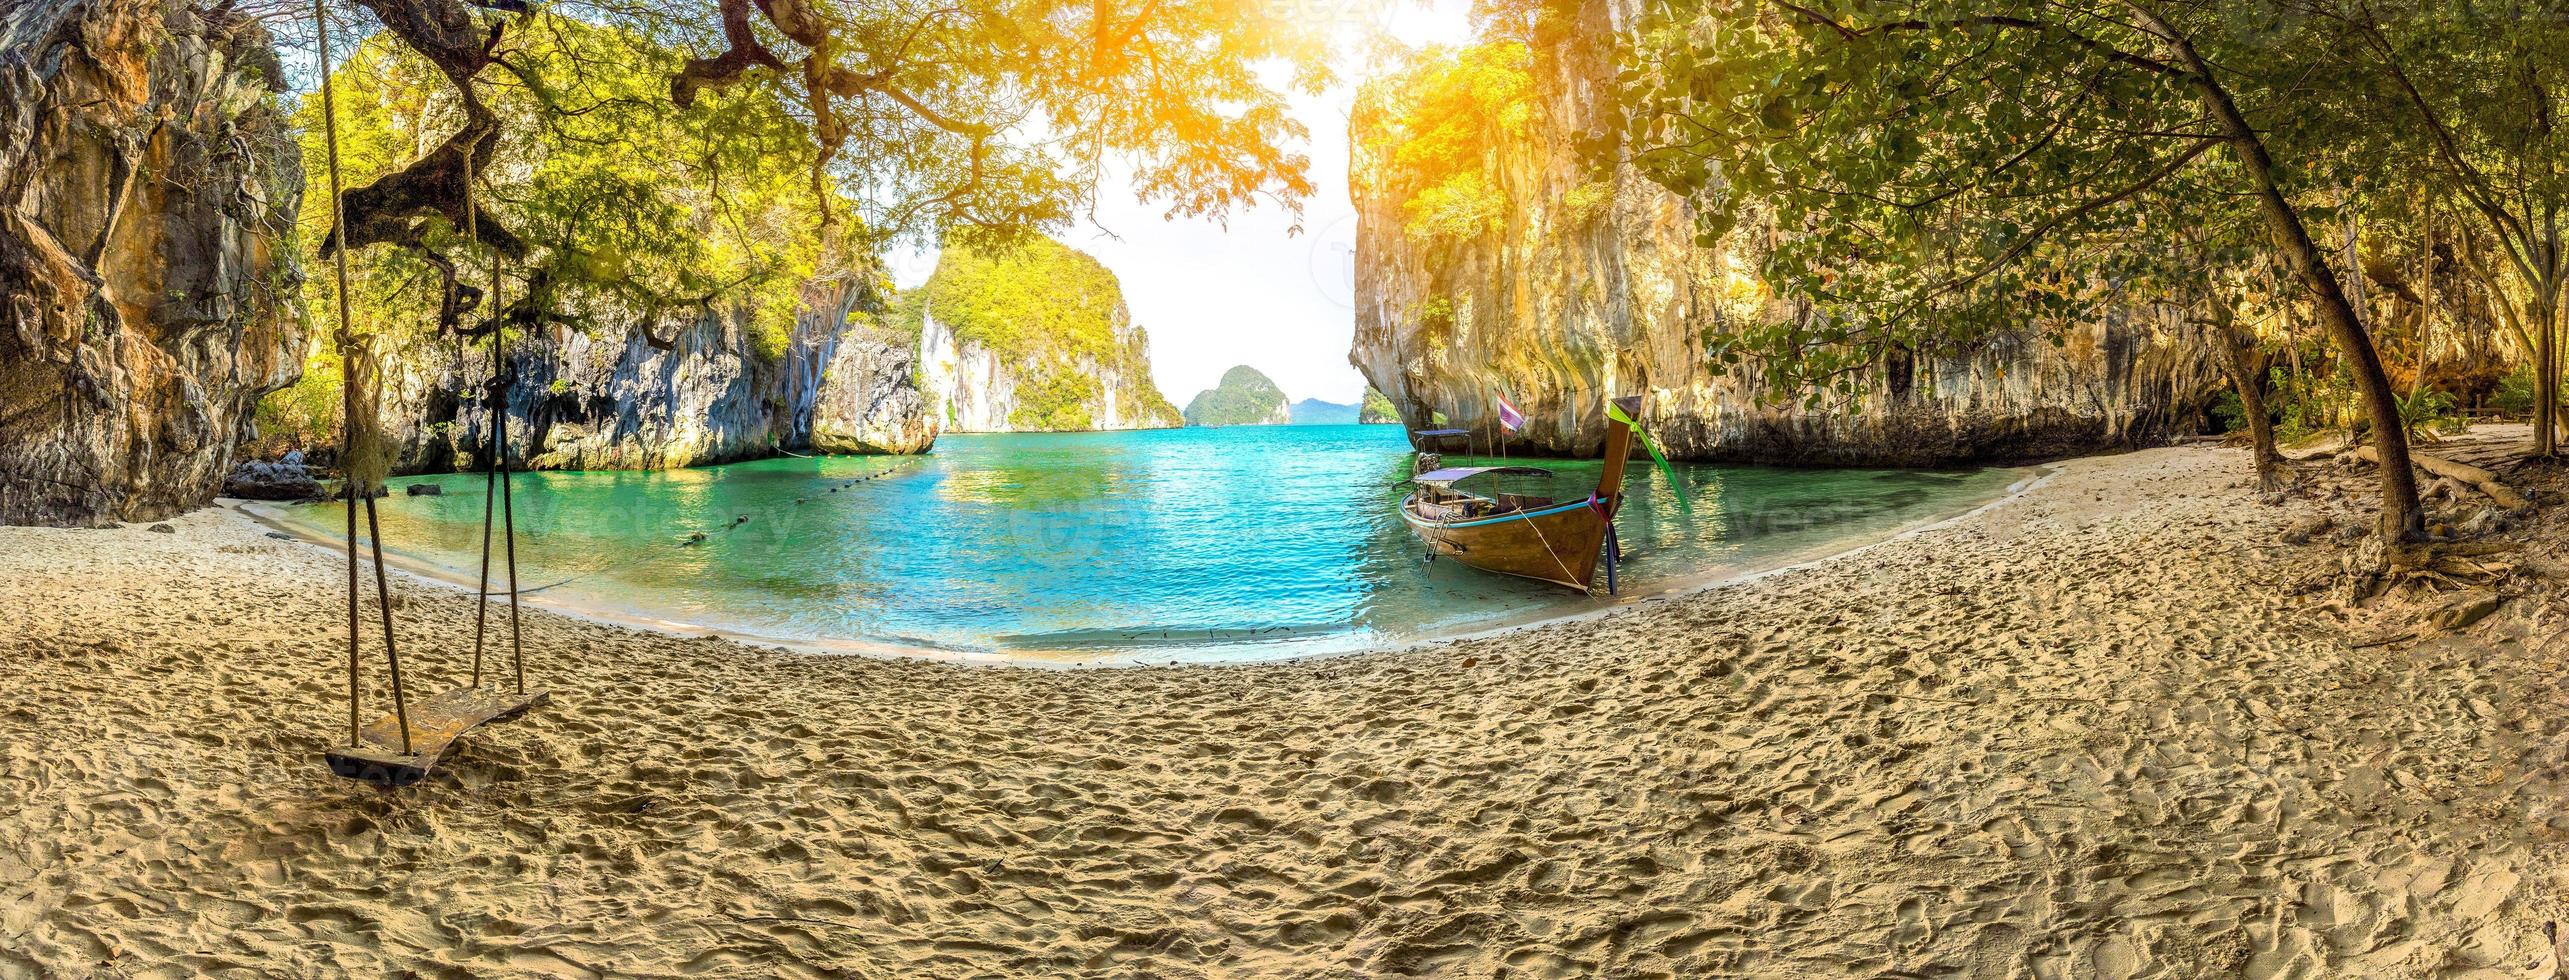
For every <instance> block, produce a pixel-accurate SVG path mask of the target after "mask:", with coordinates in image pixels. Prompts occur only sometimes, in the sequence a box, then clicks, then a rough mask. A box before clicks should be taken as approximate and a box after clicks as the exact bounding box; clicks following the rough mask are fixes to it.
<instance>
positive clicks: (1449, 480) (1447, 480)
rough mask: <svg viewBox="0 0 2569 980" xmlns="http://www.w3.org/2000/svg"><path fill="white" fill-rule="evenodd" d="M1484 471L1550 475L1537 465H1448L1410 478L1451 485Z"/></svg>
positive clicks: (1421, 481)
mask: <svg viewBox="0 0 2569 980" xmlns="http://www.w3.org/2000/svg"><path fill="white" fill-rule="evenodd" d="M1484 473H1506V474H1509V475H1513V476H1551V475H1552V471H1551V470H1547V469H1544V468H1542V467H1539V466H1448V467H1446V468H1444V469H1441V470H1436V471H1434V472H1430V473H1421V474H1419V475H1417V476H1414V477H1411V478H1410V479H1411V480H1413V481H1415V482H1418V483H1422V484H1426V485H1428V486H1431V487H1443V486H1451V485H1453V484H1456V483H1461V482H1463V481H1465V480H1469V479H1471V478H1473V477H1476V476H1480V475H1481V474H1484Z"/></svg>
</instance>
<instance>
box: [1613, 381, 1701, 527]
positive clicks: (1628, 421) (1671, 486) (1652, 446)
mask: <svg viewBox="0 0 2569 980" xmlns="http://www.w3.org/2000/svg"><path fill="white" fill-rule="evenodd" d="M1606 417H1607V418H1610V419H1613V420H1615V421H1617V422H1621V423H1623V424H1624V425H1625V426H1626V427H1627V428H1630V429H1631V430H1632V437H1633V438H1635V439H1639V440H1641V448H1643V449H1646V450H1649V451H1650V461H1651V462H1654V463H1657V464H1659V472H1660V474H1661V475H1663V476H1666V477H1667V478H1668V490H1669V492H1670V493H1674V494H1676V495H1677V512H1678V513H1681V514H1684V515H1686V516H1688V517H1693V516H1695V505H1694V502H1693V501H1689V500H1687V499H1686V483H1685V481H1683V480H1679V479H1678V478H1677V468H1676V467H1674V466H1670V465H1668V457H1666V456H1663V455H1660V453H1659V444H1658V443H1655V442H1652V441H1650V433H1648V432H1644V431H1642V429H1641V423H1639V422H1635V421H1633V418H1632V416H1630V415H1626V414H1624V413H1623V406H1620V405H1617V404H1615V403H1613V402H1607V403H1606Z"/></svg>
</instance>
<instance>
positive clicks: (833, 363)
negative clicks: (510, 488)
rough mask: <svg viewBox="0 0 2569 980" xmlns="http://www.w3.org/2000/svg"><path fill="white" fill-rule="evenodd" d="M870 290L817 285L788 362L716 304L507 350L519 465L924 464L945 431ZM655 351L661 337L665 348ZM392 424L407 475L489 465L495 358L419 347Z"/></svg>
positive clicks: (391, 403)
mask: <svg viewBox="0 0 2569 980" xmlns="http://www.w3.org/2000/svg"><path fill="white" fill-rule="evenodd" d="M878 309H879V304H876V303H875V302H874V300H873V295H872V293H871V291H870V290H868V289H866V288H864V287H861V286H839V287H815V288H813V289H811V290H807V291H806V295H805V301H804V308H803V311H802V313H801V315H800V316H799V317H798V319H797V322H796V325H795V329H794V332H793V335H792V337H791V338H790V339H789V340H788V341H787V344H786V348H785V350H784V352H783V356H781V357H771V356H766V355H762V354H761V353H760V352H758V351H757V350H755V345H754V341H753V340H752V339H751V335H750V331H749V330H748V328H747V324H746V319H747V318H746V316H745V314H743V313H742V311H739V310H733V309H725V308H720V307H718V308H717V309H716V310H714V311H709V312H706V313H703V314H701V315H699V316H697V317H695V318H694V319H693V320H691V321H687V322H685V323H683V324H669V325H659V324H655V325H651V328H650V329H644V328H643V327H641V326H639V325H630V326H627V325H618V323H617V322H616V321H615V319H614V318H612V317H607V316H598V317H589V318H584V319H588V320H589V322H591V323H592V324H593V326H592V327H590V328H589V329H586V330H571V329H567V328H565V329H560V330H557V331H556V332H555V333H554V335H553V336H551V337H549V338H546V342H544V343H540V344H538V343H523V344H519V345H517V346H515V347H513V348H512V349H511V350H510V352H509V357H510V362H511V364H510V367H511V370H512V371H513V372H514V383H513V384H512V385H511V386H510V387H509V390H508V411H509V420H508V429H509V445H510V447H511V452H510V457H511V460H512V462H514V463H516V464H517V465H521V466H525V467H529V468H534V469H581V470H601V469H665V468H671V467H680V466H700V465H706V464H712V463H724V462H731V461H735V460H742V459H755V458H760V457H765V456H770V455H774V454H775V452H776V451H777V450H779V449H785V450H817V451H821V452H851V453H918V452H925V451H927V449H928V448H929V446H930V445H931V444H933V443H934V442H935V440H936V434H937V433H936V428H935V423H934V420H933V419H932V418H930V417H929V416H928V415H927V413H926V405H925V402H924V401H923V400H922V399H921V398H920V397H919V393H918V390H917V388H916V387H915V386H914V385H913V384H912V381H911V371H910V360H909V353H908V351H907V349H906V348H905V347H904V346H902V345H901V344H900V343H899V342H897V341H896V340H893V339H891V338H890V337H889V336H888V334H887V333H886V332H885V331H884V328H882V327H880V326H879V325H877V323H876V321H875V318H874V312H876V311H877V310H878ZM657 341H665V342H666V343H665V344H663V343H660V342H657ZM387 362H388V363H389V364H391V365H394V367H393V368H392V370H393V374H392V376H391V377H390V378H388V380H387V384H386V390H385V395H384V408H383V417H384V419H385V425H386V429H387V431H388V433H389V434H390V435H391V436H392V438H393V439H394V442H395V445H396V446H397V447H399V449H398V455H397V459H396V462H395V469H396V470H397V471H398V472H406V473H419V472H439V471H445V470H459V469H476V468H480V467H482V466H485V465H488V459H487V449H486V447H487V445H488V440H489V438H490V435H489V432H490V430H489V425H490V421H491V420H490V412H489V411H488V410H487V409H486V408H485V407H484V406H483V405H481V404H478V403H477V400H475V399H471V398H459V397H458V395H457V393H458V392H460V391H467V390H474V391H477V390H479V389H480V387H481V385H482V379H484V378H487V377H489V358H488V354H487V350H486V349H484V348H476V349H474V350H472V351H468V352H466V353H465V354H464V355H463V357H462V358H461V359H460V360H459V359H458V358H457V357H456V356H455V353H454V351H453V349H452V348H451V347H440V346H439V345H437V344H435V343H433V342H432V343H425V344H418V345H413V346H412V347H411V348H409V349H407V350H405V351H403V352H401V353H400V354H399V355H397V356H394V357H391V358H387Z"/></svg>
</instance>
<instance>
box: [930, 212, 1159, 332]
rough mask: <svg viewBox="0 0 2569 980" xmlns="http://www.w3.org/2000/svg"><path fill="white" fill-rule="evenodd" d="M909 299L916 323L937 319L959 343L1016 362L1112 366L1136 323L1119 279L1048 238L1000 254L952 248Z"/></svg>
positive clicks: (968, 248) (941, 255)
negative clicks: (1044, 358) (1124, 330)
mask: <svg viewBox="0 0 2569 980" xmlns="http://www.w3.org/2000/svg"><path fill="white" fill-rule="evenodd" d="M904 298H905V300H907V301H908V302H909V304H910V305H908V306H906V307H905V310H906V311H907V312H908V314H909V315H911V316H914V317H915V316H916V315H918V314H919V313H920V312H928V313H933V314H934V315H935V316H936V318H937V321H938V322H939V323H943V324H945V325H946V328H947V329H949V330H952V331H954V334H955V337H956V338H958V339H961V340H967V341H972V342H975V343H978V344H980V345H982V346H984V347H988V348H990V349H991V350H992V351H994V352H996V353H998V354H1001V355H1003V356H1008V357H1012V358H1022V357H1031V356H1034V355H1037V354H1048V355H1054V356H1065V357H1093V358H1099V359H1109V358H1112V357H1113V356H1114V355H1116V354H1117V353H1118V352H1119V349H1118V346H1117V345H1118V340H1117V337H1116V331H1117V330H1118V329H1119V328H1121V327H1122V326H1123V325H1124V323H1125V321H1126V318H1127V316H1128V314H1127V313H1126V312H1125V308H1124V290H1123V287H1122V286H1121V285H1119V284H1117V283H1116V281H1115V274H1114V273H1113V272H1109V271H1107V269H1106V266H1105V265H1104V264H1103V263H1100V262H1098V261H1097V260H1096V259H1095V258H1093V257H1091V256H1089V254H1088V253H1086V252H1082V251H1079V250H1078V249H1074V248H1071V247H1070V246H1068V245H1064V244H1061V243H1060V242H1056V241H1053V240H1051V239H1048V238H1038V239H1031V240H1028V241H1026V242H1024V243H1023V244H1021V245H1020V246H1018V247H1015V248H1010V249H1004V250H1000V251H996V252H992V251H985V250H982V249H977V248H973V247H970V246H953V247H949V248H947V249H946V250H945V251H944V252H943V253H942V254H940V255H939V256H938V257H937V271H936V272H935V273H934V274H932V275H930V276H929V277H928V281H927V283H926V284H925V285H923V286H921V287H920V288H919V289H917V290H914V291H913V293H912V295H910V296H905V297H904Z"/></svg>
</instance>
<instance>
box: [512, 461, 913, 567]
mask: <svg viewBox="0 0 2569 980" xmlns="http://www.w3.org/2000/svg"><path fill="white" fill-rule="evenodd" d="M779 452H782V450H779ZM787 455H792V454H790V453H788V454H787ZM796 458H798V459H812V458H814V457H811V456H799V457H796ZM922 458H924V457H920V456H904V457H901V459H900V461H899V462H896V463H893V464H892V465H890V466H886V467H884V468H882V469H879V470H874V471H872V472H869V473H866V474H864V475H862V476H856V477H842V478H838V479H834V480H832V481H830V482H832V483H835V484H837V485H836V486H833V487H831V488H830V489H829V492H831V493H837V492H839V491H841V490H848V489H853V488H854V487H855V486H856V485H857V484H860V483H871V482H873V481H875V480H881V479H885V478H887V477H890V476H892V475H893V474H895V473H898V472H900V471H901V470H903V469H905V468H907V467H908V466H909V465H910V464H911V463H915V462H917V461H919V460H920V459H922ZM811 499H812V498H810V497H796V498H794V501H793V503H791V504H777V505H773V506H770V507H767V508H765V509H763V510H760V511H756V512H753V513H748V514H735V515H733V517H732V519H731V522H730V523H728V524H725V525H723V526H721V527H718V528H714V529H712V530H705V529H702V528H698V529H695V530H690V531H687V532H685V533H683V534H680V535H678V540H677V546H676V548H674V549H672V551H671V552H664V553H656V554H646V555H643V556H642V557H639V558H634V559H630V560H627V561H621V562H616V563H613V564H609V565H601V566H598V567H596V568H592V569H590V570H588V571H585V572H581V573H579V574H577V575H572V576H569V577H567V578H562V579H558V580H555V581H552V582H547V583H545V584H543V585H538V586H533V587H531V588H523V589H519V590H517V593H518V594H519V595H526V594H529V593H534V592H543V591H545V590H547V589H555V588H560V587H562V586H565V585H569V584H571V583H573V582H577V581H579V580H581V579H585V578H590V577H592V576H596V575H601V574H604V573H607V572H612V571H620V570H623V569H628V568H633V567H635V566H638V565H647V564H650V563H652V562H655V561H660V560H663V559H666V558H669V557H672V556H673V554H674V553H675V552H676V551H681V550H685V549H688V548H700V547H704V546H707V545H710V544H713V543H715V541H716V540H717V539H718V538H720V537H722V536H724V535H728V534H731V533H732V532H734V531H738V530H740V529H741V528H744V527H747V526H749V525H750V524H752V523H756V522H757V520H758V519H759V518H761V517H763V516H767V515H772V514H774V513H776V512H778V511H780V510H782V509H784V508H786V507H800V506H803V505H804V504H805V503H808V502H809V501H810V500H811ZM520 533H524V532H520ZM527 536H528V537H534V536H535V535H531V534H529V535H527ZM482 594H483V595H495V594H497V595H505V594H506V593H489V592H485V593H482Z"/></svg>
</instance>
